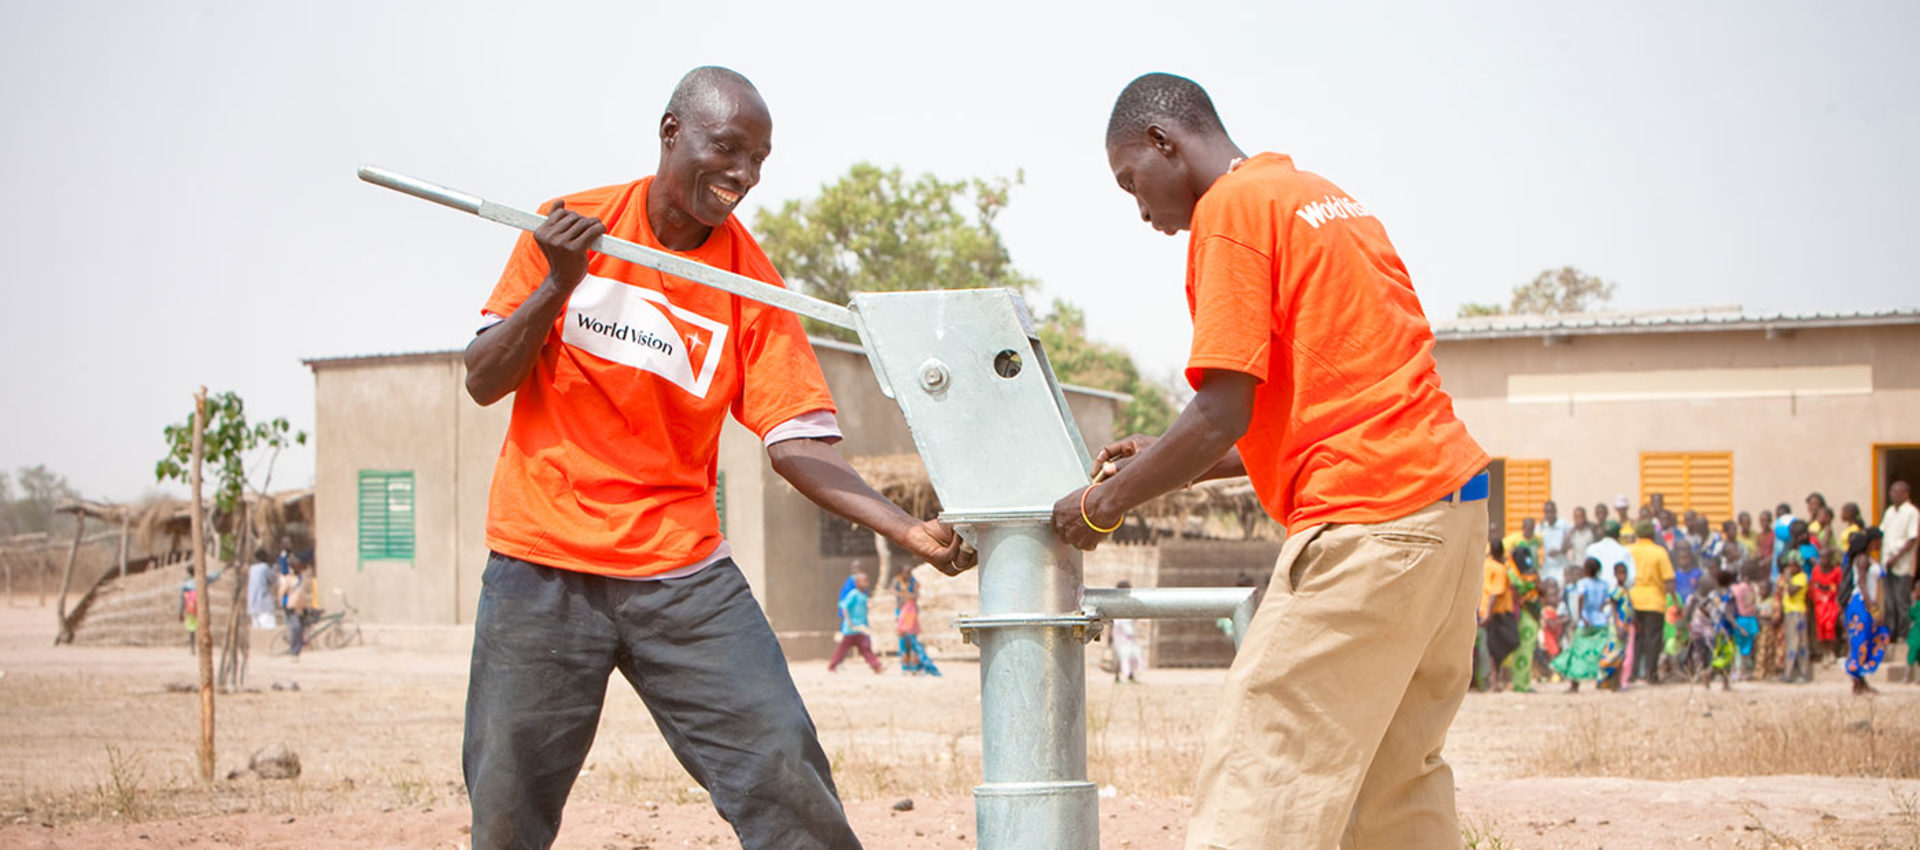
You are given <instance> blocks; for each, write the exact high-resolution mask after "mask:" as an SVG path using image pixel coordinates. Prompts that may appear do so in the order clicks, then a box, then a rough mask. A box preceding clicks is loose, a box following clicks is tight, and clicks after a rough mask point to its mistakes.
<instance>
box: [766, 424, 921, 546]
mask: <svg viewBox="0 0 1920 850" xmlns="http://www.w3.org/2000/svg"><path fill="white" fill-rule="evenodd" d="M767 455H768V457H769V458H770V459H771V460H772V461H773V471H774V472H777V473H779V475H780V477H781V478H784V479H786V480H787V482H788V483H790V484H792V485H793V487H794V489H796V490H799V491H800V495H803V496H806V497H807V500H808V501H811V502H813V503H814V504H816V505H819V506H820V507H821V508H822V509H824V510H826V511H828V512H830V513H832V514H834V515H835V516H838V517H841V518H842V519H845V520H848V521H849V522H853V523H855V524H858V525H861V526H864V527H866V528H870V529H873V530H874V531H876V532H879V533H880V535H881V536H883V537H886V538H887V539H888V540H891V541H893V542H895V543H897V544H900V545H902V546H906V545H907V535H908V534H909V533H910V532H911V531H912V530H913V529H915V528H917V527H919V525H920V522H919V521H918V520H916V519H914V518H913V517H911V516H909V515H908V514H907V512H906V511H903V510H901V509H900V508H899V506H897V505H895V504H894V503H892V502H890V501H888V500H887V497H885V496H882V495H880V494H879V493H878V492H876V491H875V490H874V489H873V488H872V487H871V486H869V485H868V484H867V482H866V479H864V478H861V477H860V473H859V472H857V471H855V470H854V468H853V466H852V465H851V464H849V463H847V459H846V458H845V457H842V456H841V454H840V452H839V451H837V450H835V449H834V448H833V447H832V446H830V445H827V444H826V443H823V442H821V441H819V440H804V439H803V440H785V441H782V442H779V443H775V444H773V445H771V446H768V447H767ZM909 548H911V547H909Z"/></svg>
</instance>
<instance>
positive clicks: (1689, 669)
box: [1684, 578, 1725, 682]
mask: <svg viewBox="0 0 1920 850" xmlns="http://www.w3.org/2000/svg"><path fill="white" fill-rule="evenodd" d="M1718 590H1719V587H1718V586H1717V585H1716V584H1715V582H1714V580H1713V579H1712V578H1702V579H1701V580H1699V581H1697V582H1695V583H1694V586H1693V595H1692V596H1689V597H1687V608H1686V614H1685V617H1686V621H1687V639H1688V640H1687V661H1686V664H1685V665H1684V667H1685V670H1686V673H1687V678H1688V679H1689V680H1690V681H1694V682H1698V681H1700V680H1702V679H1705V678H1707V673H1708V671H1709V669H1710V668H1711V667H1712V664H1713V637H1714V633H1715V632H1717V631H1718V630H1719V626H1720V618H1721V616H1722V615H1723V614H1724V613H1725V611H1724V609H1723V608H1722V606H1721V602H1720V595H1719V593H1718Z"/></svg>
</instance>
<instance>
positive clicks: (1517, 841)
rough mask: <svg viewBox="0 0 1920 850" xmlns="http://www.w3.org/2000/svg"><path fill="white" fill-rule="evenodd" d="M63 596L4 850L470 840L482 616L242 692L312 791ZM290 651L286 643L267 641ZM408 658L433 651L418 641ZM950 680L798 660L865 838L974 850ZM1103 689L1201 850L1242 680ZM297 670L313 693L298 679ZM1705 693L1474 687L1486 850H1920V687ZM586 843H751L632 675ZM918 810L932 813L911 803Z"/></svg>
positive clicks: (1144, 820) (2, 764)
mask: <svg viewBox="0 0 1920 850" xmlns="http://www.w3.org/2000/svg"><path fill="white" fill-rule="evenodd" d="M52 623H53V615H52V613H51V611H49V610H46V609H42V608H38V607H17V608H5V607H3V606H0V671H3V673H0V847H8V848H13V847H19V848H69V847H116V848H118V847H154V848H178V847H227V846H233V847H249V848H278V847H286V848H294V847H298V848H303V850H327V849H328V848H361V847H439V848H457V847H464V846H465V838H466V836H465V834H464V827H465V824H466V822H467V811H466V807H465V802H464V799H463V796H462V793H461V786H460V773H459V748H460V717H461V705H462V699H463V695H464V687H465V673H466V669H465V668H466V658H465V654H464V648H463V647H462V646H461V640H460V634H459V632H458V631H457V630H442V631H437V632H436V631H413V632H391V633H382V634H380V635H377V636H376V637H377V643H378V644H379V645H376V646H370V647H364V648H356V649H347V650H340V651H334V652H316V653H311V654H309V655H308V656H307V657H305V658H304V659H302V660H301V661H300V662H299V663H298V664H296V663H294V662H292V661H291V660H289V659H286V658H275V657H266V656H264V655H256V656H255V657H254V662H253V669H252V671H251V675H250V677H249V683H250V684H251V685H253V686H256V687H258V688H260V690H259V691H258V692H255V693H241V694H234V695H229V696H223V697H222V698H221V699H220V701H219V704H218V706H219V707H218V711H219V715H218V716H219V726H218V728H219V739H218V742H217V754H218V765H219V772H220V774H221V775H222V776H223V777H224V776H225V775H226V773H227V772H228V771H230V770H235V769H240V768H244V767H245V766H246V761H247V757H248V755H249V754H250V753H251V752H253V751H254V750H256V749H258V748H261V747H264V746H267V745H269V744H273V743H277V742H284V743H286V744H288V745H289V746H290V747H292V748H293V749H294V750H295V751H297V752H298V753H299V755H300V759H301V762H302V765H303V767H304V772H303V774H302V776H301V777H300V778H299V779H297V780H280V781H275V780H261V779H254V778H247V777H242V778H236V779H226V778H222V779H221V780H219V781H218V782H216V783H215V784H214V785H213V786H211V787H207V786H203V785H201V784H200V783H199V782H198V781H197V780H196V779H195V778H194V777H195V761H194V747H195V743H196V741H197V736H198V728H199V727H198V722H197V711H198V702H197V698H196V697H195V696H194V695H193V694H190V693H172V692H169V691H168V690H167V685H168V684H169V683H176V682H179V683H185V682H190V681H192V680H193V678H194V675H195V674H194V669H195V668H194V666H193V661H192V658H191V657H190V656H189V655H188V653H187V652H186V650H185V648H184V646H183V647H182V648H180V649H177V650H165V649H91V648H88V649H74V648H54V647H52V646H51V645H50V644H51V642H52V634H53V628H52ZM260 645H261V646H262V647H264V641H263V642H262V643H261V644H260ZM390 646H409V647H413V648H410V649H394V648H388V647H390ZM946 667H947V676H946V678H944V679H918V678H915V679H909V678H906V677H903V676H901V675H899V674H898V673H897V672H896V673H892V674H891V675H886V676H879V677H876V676H873V675H872V674H870V673H868V672H866V671H865V670H864V669H859V668H854V669H847V670H843V672H841V673H839V674H837V675H830V674H827V673H826V672H825V671H824V669H823V668H822V665H821V664H819V663H803V664H799V665H797V666H796V668H795V674H796V678H797V679H798V680H799V682H800V686H801V689H802V690H803V691H804V692H805V694H806V697H807V700H808V704H809V705H810V706H811V708H812V710H813V712H814V715H815V719H816V721H817V722H818V724H819V725H820V727H821V734H822V740H823V742H824V743H825V745H826V747H827V750H828V752H829V753H830V754H831V755H832V756H833V758H834V762H835V771H836V777H837V778H838V779H839V782H840V785H841V788H842V792H843V795H844V796H845V797H847V798H848V800H849V802H848V808H849V811H850V816H851V818H852V820H853V823H854V826H855V828H856V829H857V830H858V831H859V832H860V834H861V835H862V837H863V838H864V840H865V841H866V843H867V846H869V847H873V848H893V847H954V848H968V847H971V846H972V839H973V835H972V827H973V815H972V803H971V800H970V799H968V797H967V789H968V788H970V787H971V786H972V785H973V783H974V782H975V781H977V764H978V751H979V742H978V738H977V729H978V686H977V681H976V677H977V675H978V670H977V668H976V667H974V666H972V665H969V664H966V663H958V662H950V663H948V664H947V665H946ZM1090 678H1091V680H1092V681H1094V682H1095V684H1094V686H1093V687H1092V688H1091V689H1090V707H1089V730H1090V731H1089V739H1090V740H1089V749H1090V752H1091V772H1092V773H1093V776H1094V778H1095V779H1096V780H1097V781H1099V782H1101V783H1102V784H1103V785H1107V786H1111V788H1110V791H1111V795H1112V796H1109V797H1106V798H1105V799H1103V800H1102V803H1101V816H1102V820H1101V838H1102V846H1103V847H1110V848H1120V847H1126V848H1174V847H1178V846H1179V842H1180V836H1181V833H1182V829H1183V825H1184V818H1185V815H1186V812H1187V809H1188V801H1187V799H1186V798H1185V794H1186V793H1187V791H1188V789H1189V787H1190V776H1191V772H1192V767H1193V761H1194V759H1195V757H1196V756H1197V745H1196V742H1197V740H1198V737H1199V731H1200V729H1201V727H1202V726H1203V725H1204V723H1205V720H1206V718H1207V713H1208V710H1209V705H1210V700H1211V697H1212V695H1213V694H1214V693H1215V691H1214V688H1215V687H1216V686H1217V684H1218V682H1219V679H1220V675H1219V673H1218V672H1217V671H1173V670H1166V671H1152V672H1151V674H1150V675H1149V676H1148V679H1147V682H1146V683H1144V684H1141V685H1137V686H1124V687H1116V686H1113V685H1110V684H1108V683H1107V682H1105V681H1103V680H1101V679H1099V678H1098V672H1097V671H1094V672H1093V675H1092V676H1091V677H1090ZM274 683H282V684H285V683H298V685H299V690H297V691H293V690H279V691H276V690H272V689H271V686H272V685H273V684H274ZM1882 687H1883V689H1884V690H1885V692H1886V693H1885V694H1884V695H1883V696H1881V697H1879V698H1877V699H1872V700H1857V699H1852V698H1850V697H1848V696H1847V695H1846V685H1845V681H1844V677H1842V676H1840V675H1839V674H1838V673H1837V672H1834V671H1832V670H1822V672H1821V675H1820V680H1819V681H1818V682H1816V683H1815V684H1813V685H1811V686H1800V687H1790V686H1782V685H1771V684H1761V685H1742V686H1740V687H1739V688H1738V689H1737V690H1735V691H1734V692H1733V693H1731V694H1726V693H1722V692H1720V691H1712V692H1705V691H1701V690H1699V689H1694V688H1689V687H1685V686H1673V687H1664V688H1656V689H1640V690H1637V691H1633V692H1629V693H1627V694H1590V693H1588V694H1579V695H1571V696H1570V695H1565V694H1561V693H1558V691H1559V687H1558V686H1547V688H1546V690H1550V691H1554V692H1555V693H1542V694H1536V695H1531V696H1524V695H1514V694H1496V695H1478V694H1476V695H1472V696H1470V697H1469V698H1468V700H1467V702H1466V705H1465V707H1464V708H1463V709H1462V710H1461V713H1460V717H1459V720H1458V721H1457V722H1456V723H1455V726H1454V732H1453V736H1452V741H1451V743H1450V745H1449V748H1448V753H1449V756H1450V759H1451V761H1452V762H1453V763H1454V765H1455V768H1456V771H1457V778H1458V784H1459V791H1460V808H1461V812H1462V815H1463V818H1464V821H1465V824H1466V830H1465V833H1466V835H1465V837H1466V839H1467V842H1468V844H1469V845H1470V846H1475V847H1482V848H1492V847H1515V848H1521V847H1583V848H1584V847H1608V848H1632V847H1663V846H1667V845H1672V844H1676V843H1677V844H1680V845H1683V846H1687V847H1696V846H1697V847H1749V848H1758V847H1767V846H1782V847H1847V848H1853V847H1900V848H1920V688H1912V687H1904V686H1892V685H1886V684H1883V685H1882ZM609 703H610V704H609V707H608V710H607V712H606V715H605V716H604V718H603V721H602V727H601V730H600V736H599V739H598V743H597V744H596V749H595V751H594V753H593V756H592V758H591V760H590V762H589V764H588V767H587V770H586V772H585V773H584V774H583V776H582V777H581V779H580V782H579V784H578V785H577V786H576V789H575V792H574V797H573V802H572V803H571V804H570V806H569V808H568V811H567V821H566V826H565V828H564V830H563V832H562V834H561V839H560V846H562V847H570V848H593V849H594V850H599V848H620V849H621V850H628V848H648V850H654V848H677V847H732V846H737V845H735V844H734V843H733V841H732V838H731V833H730V832H729V831H728V830H727V829H726V827H725V825H724V824H723V823H721V822H720V820H719V819H718V818H717V817H716V816H714V815H713V813H712V811H711V809H710V808H709V807H708V806H707V805H706V804H705V802H704V801H703V799H702V797H701V794H700V792H699V791H698V789H696V788H694V787H692V783H691V782H690V781H689V780H688V779H687V778H686V776H685V774H684V772H682V771H681V770H680V768H679V767H678V765H677V764H675V763H674V762H673V760H672V758H671V756H670V755H668V754H667V752H666V750H665V748H664V746H663V745H661V743H660V741H659V738H658V736H657V734H656V733H655V732H654V731H653V729H652V725H651V723H650V721H649V720H648V718H647V715H646V713H645V711H644V710H643V709H642V708H641V707H640V705H639V701H638V700H637V699H636V698H634V697H633V696H631V695H630V694H629V693H626V692H624V691H622V690H621V689H617V688H616V689H615V693H614V695H613V697H612V698H611V699H610V700H609ZM903 798H911V799H912V800H913V801H914V807H913V809H912V810H911V811H907V812H896V811H894V810H893V809H892V805H893V804H894V802H895V801H897V800H900V799H903Z"/></svg>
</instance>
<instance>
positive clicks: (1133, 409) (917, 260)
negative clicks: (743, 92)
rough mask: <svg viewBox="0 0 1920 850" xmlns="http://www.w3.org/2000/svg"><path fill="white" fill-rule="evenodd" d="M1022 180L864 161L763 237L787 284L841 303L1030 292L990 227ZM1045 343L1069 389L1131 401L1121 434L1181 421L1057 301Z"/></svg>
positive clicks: (843, 335) (794, 206)
mask: <svg viewBox="0 0 1920 850" xmlns="http://www.w3.org/2000/svg"><path fill="white" fill-rule="evenodd" d="M1019 182H1020V178H1019V177H1018V176H1015V178H1014V179H1013V180H1011V181H1009V180H1006V179H1004V178H1001V179H994V180H982V179H978V178H975V179H970V180H956V181H952V182H947V181H943V180H941V179H939V178H938V177H935V176H933V175H931V174H924V175H921V176H920V177H919V178H918V179H916V180H913V181H911V182H909V181H907V180H906V179H905V178H904V177H903V176H902V175H901V173H900V169H898V168H894V169H890V170H887V169H881V168H879V167H878V166H875V165H872V164H869V163H864V162H863V163H860V164H858V165H855V166H853V168H852V169H851V170H849V171H848V172H847V176H845V177H842V178H840V179H839V180H838V181H836V182H834V183H831V184H829V185H827V186H823V187H821V190H820V196H819V197H817V198H814V199H812V200H808V201H787V202H786V203H785V204H783V205H781V208H780V211H779V212H777V213H770V212H767V211H765V210H762V211H760V214H759V215H757V216H755V218H754V228H755V230H757V231H758V232H759V234H760V243H761V245H762V247H764V248H765V249H766V252H767V257H768V258H769V259H771V260H773V265H774V267H775V268H777V269H779V270H780V273H781V274H782V275H784V276H785V277H786V280H787V283H788V284H789V285H791V286H797V287H799V288H800V289H801V290H802V291H804V292H806V293H807V294H808V295H812V296H814V297H815V298H821V299H824V300H827V301H832V302H834V303H836V304H845V303H847V301H848V300H850V299H851V298H852V297H853V293H856V292H900V291H904V290H916V289H983V288H989V287H1005V288H1007V289H1012V290H1015V291H1017V292H1021V293H1023V294H1024V293H1028V292H1030V291H1031V290H1033V289H1034V288H1035V286H1036V283H1035V281H1034V280H1033V279H1032V278H1030V277H1027V276H1026V275H1023V274H1021V273H1020V272H1019V271H1018V270H1016V269H1015V268H1014V267H1013V261H1012V260H1011V259H1010V258H1009V256H1008V254H1007V247H1006V244H1005V243H1004V242H1002V241H1001V239H1000V231H999V230H997V229H995V228H994V224H993V222H994V218H995V217H997V216H998V215H999V214H1000V211H1001V210H1002V209H1004V208H1006V205H1007V196H1008V193H1009V191H1010V190H1011V188H1012V187H1013V186H1015V185H1018V184H1019ZM806 321H807V330H808V332H809V333H816V334H828V335H831V336H834V337H837V338H839V339H843V340H849V341H851V340H852V339H853V334H852V333H851V332H850V331H845V330H843V329H840V328H834V327H830V326H826V325H821V324H817V323H815V322H813V320H811V319H808V320H806ZM1040 339H1041V342H1042V344H1044V345H1045V346H1046V349H1047V360H1048V361H1049V362H1051V363H1052V364H1053V372H1054V376H1055V377H1057V378H1059V379H1060V380H1061V381H1062V382H1063V383H1070V384H1079V385H1081V386H1086V387H1092V388H1094V389H1102V390H1112V391H1114V392H1123V393H1129V394H1131V395H1132V396H1133V401H1132V402H1131V403H1129V404H1128V405H1127V406H1126V407H1125V408H1123V409H1122V410H1121V413H1120V419H1119V420H1117V421H1116V422H1115V423H1114V427H1115V428H1116V429H1118V430H1119V431H1120V433H1122V434H1132V433H1148V434H1157V433H1159V432H1160V431H1161V430H1162V429H1164V428H1165V427H1166V426H1167V424H1168V423H1169V422H1172V421H1173V405H1172V403H1171V402H1169V401H1168V400H1167V393H1166V391H1165V390H1164V389H1162V388H1161V387H1159V386H1157V385H1155V384H1153V383H1150V382H1147V381H1143V380H1141V378H1140V370H1139V368H1138V367H1136V366H1135V365H1134V363H1133V358H1132V357H1130V356H1128V354H1127V352H1126V351H1125V350H1123V349H1120V348H1117V347H1114V346H1110V345H1105V344H1102V343H1096V342H1092V341H1090V340H1088V339H1087V335H1086V315H1085V313H1083V312H1081V310H1080V309H1079V308H1077V307H1075V306H1073V305H1072V304H1069V303H1067V302H1065V301H1055V302H1054V303H1053V311H1052V312H1051V313H1050V314H1048V316H1047V317H1046V319H1045V320H1044V321H1043V322H1042V325H1041V328H1040Z"/></svg>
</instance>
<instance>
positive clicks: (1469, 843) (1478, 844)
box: [1460, 818, 1513, 850]
mask: <svg viewBox="0 0 1920 850" xmlns="http://www.w3.org/2000/svg"><path fill="white" fill-rule="evenodd" d="M1460 842H1461V843H1462V844H1464V845H1466V850H1509V848H1511V847H1512V846H1513V845H1512V844H1509V843H1507V838H1506V836H1505V835H1503V834H1502V833H1501V832H1500V824H1499V823H1498V822H1496V821H1494V820H1493V819H1492V818H1463V819H1461V821H1460Z"/></svg>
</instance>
